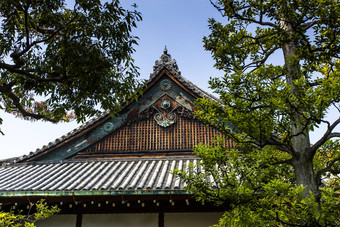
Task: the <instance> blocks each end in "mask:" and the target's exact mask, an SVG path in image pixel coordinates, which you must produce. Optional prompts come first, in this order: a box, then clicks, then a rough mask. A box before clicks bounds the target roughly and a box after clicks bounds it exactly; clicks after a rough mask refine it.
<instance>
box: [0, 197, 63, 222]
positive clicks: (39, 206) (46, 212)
mask: <svg viewBox="0 0 340 227" xmlns="http://www.w3.org/2000/svg"><path fill="white" fill-rule="evenodd" d="M32 209H33V210H35V213H32V214H31V213H29V214H28V215H23V214H22V212H20V213H19V214H17V213H14V212H13V211H10V212H3V211H1V212H0V226H1V227H2V226H3V227H5V226H11V227H19V226H25V227H34V226H35V225H34V223H35V222H37V221H39V220H43V219H46V218H49V217H51V216H52V215H54V214H56V213H59V212H60V209H59V208H58V207H57V206H53V207H48V206H46V205H45V204H44V200H43V199H42V200H40V201H39V202H37V203H36V204H32V203H31V205H30V211H31V210H32Z"/></svg>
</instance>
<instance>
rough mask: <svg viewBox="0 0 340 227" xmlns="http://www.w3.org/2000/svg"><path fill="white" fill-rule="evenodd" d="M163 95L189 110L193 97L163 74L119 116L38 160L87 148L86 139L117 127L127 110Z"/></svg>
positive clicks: (144, 104) (58, 156)
mask: <svg viewBox="0 0 340 227" xmlns="http://www.w3.org/2000/svg"><path fill="white" fill-rule="evenodd" d="M164 80H169V83H170V87H171V89H169V90H166V91H164V90H162V89H161V83H162V81H164ZM164 95H168V96H170V97H171V98H173V99H174V100H175V101H176V102H178V103H180V104H181V105H183V106H184V107H186V108H187V109H189V110H191V105H190V104H188V103H187V101H190V102H193V101H194V100H195V98H194V97H193V96H192V95H191V94H189V93H188V92H187V91H185V90H184V89H183V88H181V87H180V86H178V85H177V84H176V83H175V82H174V81H172V79H170V78H169V77H168V76H167V75H165V74H164V75H163V76H162V77H161V78H160V80H159V81H157V83H155V84H154V85H153V86H152V87H151V88H150V90H148V91H147V92H146V93H145V94H143V96H142V97H140V99H139V100H138V102H134V103H132V104H130V106H128V107H127V108H126V110H125V113H122V114H121V115H119V116H116V117H114V118H113V119H110V120H109V121H107V122H105V123H103V124H102V125H100V126H98V127H97V128H95V129H93V130H92V131H91V132H89V133H87V134H86V135H83V136H81V137H79V138H77V139H76V140H74V141H72V142H70V143H68V144H66V145H64V146H62V147H60V148H58V149H57V150H55V151H53V152H51V153H48V154H45V155H44V156H42V157H41V158H40V159H38V161H57V160H64V159H67V158H68V157H70V156H72V155H74V154H76V153H77V152H79V151H81V150H83V149H85V148H87V147H88V146H90V145H91V144H89V143H88V141H96V140H99V139H101V138H103V137H105V136H107V135H108V134H110V133H111V132H112V131H114V130H116V129H117V128H119V127H120V126H121V125H122V124H124V122H125V121H126V118H127V116H128V112H129V111H130V110H132V109H134V108H136V107H138V106H139V108H140V109H139V113H140V112H142V111H143V110H145V109H146V108H148V107H149V106H150V105H152V104H153V103H154V102H156V101H157V100H158V99H159V98H161V97H163V96H164ZM106 123H110V125H109V126H110V127H108V125H105V124H106Z"/></svg>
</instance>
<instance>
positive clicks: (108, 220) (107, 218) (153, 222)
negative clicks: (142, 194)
mask: <svg viewBox="0 0 340 227" xmlns="http://www.w3.org/2000/svg"><path fill="white" fill-rule="evenodd" d="M99 226H100V227H135V226H136V227H137V226H138V227H157V226H158V214H157V213H156V214H154V213H150V214H149V213H148V214H84V215H83V222H82V227H99Z"/></svg>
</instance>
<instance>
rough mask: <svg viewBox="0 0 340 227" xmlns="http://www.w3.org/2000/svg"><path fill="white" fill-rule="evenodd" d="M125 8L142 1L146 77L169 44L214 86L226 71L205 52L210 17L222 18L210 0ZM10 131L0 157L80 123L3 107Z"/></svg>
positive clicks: (188, 69) (183, 65) (0, 140)
mask: <svg viewBox="0 0 340 227" xmlns="http://www.w3.org/2000/svg"><path fill="white" fill-rule="evenodd" d="M122 2H123V5H124V7H130V6H131V5H132V4H133V3H136V4H137V6H138V8H137V10H139V11H140V12H142V17H143V21H141V22H140V23H139V24H138V28H137V29H135V31H134V34H135V35H137V36H138V37H139V38H140V40H139V46H136V53H135V54H134V58H135V63H136V64H137V65H138V66H139V67H140V74H141V75H140V79H148V78H149V75H150V73H151V72H152V67H153V65H154V63H155V61H156V60H158V59H159V57H160V55H161V54H162V52H163V49H164V46H165V45H166V46H167V49H168V53H169V54H171V56H172V58H174V59H176V60H177V64H178V66H179V70H180V71H181V73H182V75H183V76H184V77H186V78H187V79H189V80H190V81H192V82H193V83H195V84H196V85H198V86H199V87H201V88H203V89H204V90H208V91H209V92H211V91H210V90H209V89H208V79H209V77H210V76H218V75H222V73H221V72H218V71H217V70H215V69H214V68H213V60H212V59H211V56H210V53H209V52H207V51H204V49H203V43H202V38H203V36H205V35H208V34H209V29H208V18H210V17H215V18H221V17H220V14H219V13H218V12H217V11H216V10H215V9H214V8H213V6H211V5H210V3H209V1H208V0H185V1H183V0H171V1H165V0H144V1H136V0H135V1H132V0H122ZM0 116H1V117H2V118H3V120H4V121H3V124H2V125H1V126H0V127H1V129H2V131H3V132H4V133H5V136H1V135H0V144H1V146H0V159H4V158H10V157H15V156H20V155H24V154H28V153H29V152H30V151H34V150H36V149H37V148H41V147H42V146H43V145H46V144H48V143H49V142H51V141H54V140H55V139H56V138H58V137H60V136H62V135H63V134H66V133H67V132H69V131H71V130H73V129H74V128H75V127H77V124H76V122H71V123H58V124H52V123H46V122H45V123H44V122H38V121H36V122H30V121H24V120H21V119H18V118H15V117H14V116H13V115H10V114H5V113H3V112H0Z"/></svg>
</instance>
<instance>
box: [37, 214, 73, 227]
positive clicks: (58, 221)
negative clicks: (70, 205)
mask: <svg viewBox="0 0 340 227" xmlns="http://www.w3.org/2000/svg"><path fill="white" fill-rule="evenodd" d="M76 220H77V216H76V215H71V214H68V215H67V214H64V215H62V214H59V215H53V216H52V217H50V218H48V219H45V220H41V221H39V222H37V223H36V226H37V227H60V226H63V227H75V226H76Z"/></svg>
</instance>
